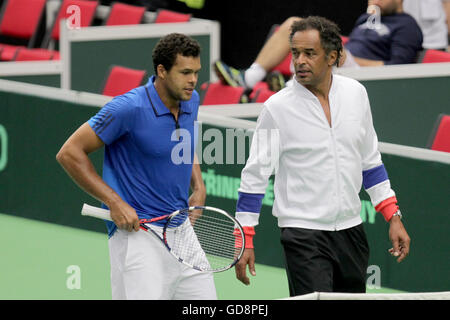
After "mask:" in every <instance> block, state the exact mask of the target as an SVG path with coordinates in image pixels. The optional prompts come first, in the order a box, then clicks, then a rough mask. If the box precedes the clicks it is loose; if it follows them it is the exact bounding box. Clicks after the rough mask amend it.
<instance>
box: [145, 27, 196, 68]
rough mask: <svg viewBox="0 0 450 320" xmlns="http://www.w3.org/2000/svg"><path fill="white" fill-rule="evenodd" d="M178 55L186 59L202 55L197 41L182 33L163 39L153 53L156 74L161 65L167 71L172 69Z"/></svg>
mask: <svg viewBox="0 0 450 320" xmlns="http://www.w3.org/2000/svg"><path fill="white" fill-rule="evenodd" d="M178 54H181V55H182V56H185V57H198V56H199V55H200V44H199V43H198V42H197V40H195V39H192V38H191V37H189V36H187V35H184V34H181V33H171V34H168V35H166V36H164V37H162V38H161V39H160V40H159V41H158V43H157V44H156V46H155V48H154V49H153V53H152V59H153V68H154V70H155V74H157V70H156V68H157V67H158V65H160V64H162V65H163V66H164V68H165V69H166V70H167V71H169V70H170V69H172V66H173V64H174V63H175V60H176V58H177V55H178Z"/></svg>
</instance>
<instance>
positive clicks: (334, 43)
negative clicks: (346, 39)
mask: <svg viewBox="0 0 450 320" xmlns="http://www.w3.org/2000/svg"><path fill="white" fill-rule="evenodd" d="M307 30H317V31H319V35H320V43H321V45H322V48H323V49H324V50H325V53H326V54H327V55H328V54H329V53H330V52H331V51H333V50H336V52H337V58H336V62H335V65H336V66H337V65H338V63H339V59H340V57H341V55H342V50H343V46H342V38H341V30H340V29H339V27H338V26H337V24H335V23H334V22H332V21H330V20H328V19H326V18H323V17H318V16H310V17H307V18H302V19H300V20H296V21H295V22H294V23H292V25H291V33H290V35H289V40H290V41H291V42H292V38H293V36H294V34H295V33H296V32H298V31H307Z"/></svg>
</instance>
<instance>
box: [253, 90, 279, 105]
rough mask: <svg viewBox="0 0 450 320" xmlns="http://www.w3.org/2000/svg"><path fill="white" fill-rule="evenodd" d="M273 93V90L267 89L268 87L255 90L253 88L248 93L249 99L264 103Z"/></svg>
mask: <svg viewBox="0 0 450 320" xmlns="http://www.w3.org/2000/svg"><path fill="white" fill-rule="evenodd" d="M273 94H275V91H272V90H269V89H268V88H259V89H257V90H253V92H252V94H251V95H250V101H251V102H260V103H264V102H266V100H267V99H269V98H270V96H272V95H273Z"/></svg>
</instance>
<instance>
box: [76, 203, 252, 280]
mask: <svg viewBox="0 0 450 320" xmlns="http://www.w3.org/2000/svg"><path fill="white" fill-rule="evenodd" d="M81 214H82V215H85V216H91V217H95V218H99V219H104V220H109V221H112V219H111V215H110V212H109V210H106V209H103V208H98V207H93V206H90V205H88V204H84V205H83V208H82V210H81ZM139 224H140V228H141V229H142V230H144V231H146V232H148V233H151V234H153V235H155V236H156V237H157V238H158V239H159V240H161V241H162V243H163V244H164V245H165V247H166V248H167V250H169V252H170V253H171V254H172V255H173V256H174V257H175V258H176V259H177V260H178V261H179V262H181V263H183V264H185V265H187V266H189V267H191V268H193V269H195V270H198V271H202V272H221V271H225V270H228V269H230V268H232V267H233V266H234V265H235V264H236V263H237V262H238V261H239V259H240V258H241V256H242V253H243V252H244V248H245V238H244V231H243V229H242V226H241V225H240V223H239V222H238V221H237V220H236V219H235V218H234V217H232V216H231V215H230V214H228V213H227V212H226V211H224V210H221V209H218V208H214V207H207V206H195V207H189V208H185V209H181V210H177V211H174V212H172V213H171V214H167V215H163V216H160V217H156V218H153V219H141V220H140V221H139Z"/></svg>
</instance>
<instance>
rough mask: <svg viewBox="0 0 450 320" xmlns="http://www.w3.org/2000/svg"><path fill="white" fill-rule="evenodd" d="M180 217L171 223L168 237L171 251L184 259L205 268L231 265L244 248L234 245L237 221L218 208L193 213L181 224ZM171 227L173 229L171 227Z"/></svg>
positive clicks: (199, 267) (209, 269)
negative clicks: (220, 211)
mask: <svg viewBox="0 0 450 320" xmlns="http://www.w3.org/2000/svg"><path fill="white" fill-rule="evenodd" d="M181 219H182V218H178V219H177V216H175V217H173V218H172V219H171V220H173V221H170V222H169V224H168V227H167V228H168V229H167V231H166V233H167V238H168V239H167V240H168V242H169V247H170V248H171V250H172V253H173V254H174V255H175V256H177V257H178V258H179V259H181V260H183V262H185V263H187V264H189V265H192V266H194V268H196V269H200V270H204V271H214V270H219V269H223V268H228V267H229V266H230V265H232V264H233V263H234V261H235V260H236V258H237V257H238V255H239V253H240V251H241V249H240V248H235V241H236V240H235V237H236V236H235V234H234V233H235V231H234V230H235V222H234V220H232V219H231V218H229V217H227V216H225V215H224V214H222V213H218V212H216V211H212V210H207V209H204V210H202V212H201V213H200V214H198V213H197V212H191V214H190V217H189V219H186V216H185V217H184V220H188V221H184V222H185V223H183V224H181V225H180V220H181ZM169 229H172V230H169Z"/></svg>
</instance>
